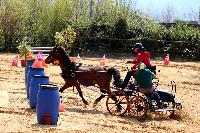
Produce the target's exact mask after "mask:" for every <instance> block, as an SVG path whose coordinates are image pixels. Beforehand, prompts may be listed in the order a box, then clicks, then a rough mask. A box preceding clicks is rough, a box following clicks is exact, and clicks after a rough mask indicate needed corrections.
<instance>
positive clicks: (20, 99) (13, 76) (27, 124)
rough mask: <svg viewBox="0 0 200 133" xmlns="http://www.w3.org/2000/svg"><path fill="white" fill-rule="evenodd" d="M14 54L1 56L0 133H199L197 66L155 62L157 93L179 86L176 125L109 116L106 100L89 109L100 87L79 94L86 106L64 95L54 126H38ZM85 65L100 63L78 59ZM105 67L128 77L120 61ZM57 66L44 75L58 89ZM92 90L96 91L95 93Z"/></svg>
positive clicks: (199, 75)
mask: <svg viewBox="0 0 200 133" xmlns="http://www.w3.org/2000/svg"><path fill="white" fill-rule="evenodd" d="M13 57H14V55H13V54H9V55H6V54H1V55H0V60H1V61H0V85H1V88H0V89H1V93H0V100H1V101H0V120H1V123H0V132H69V133H73V132H77V133H88V132H91V133H94V132H100V133H101V132H105V133H107V132H117V133H129V132H149V133H153V132H159V133H161V132H165V133H166V132H169V133H171V132H174V133H176V132H185V133H198V132H200V122H199V121H200V106H199V99H200V82H199V81H200V63H198V62H197V63H194V62H184V63H180V62H170V65H169V66H163V64H162V61H155V64H156V65H157V68H158V69H159V70H160V73H158V74H157V77H158V78H159V79H160V85H159V86H160V88H165V89H168V90H170V89H171V88H170V87H171V86H170V81H172V80H174V81H176V83H177V88H178V92H177V94H176V98H177V99H178V100H179V101H180V102H181V103H182V104H183V109H182V112H180V114H181V119H178V120H174V119H169V118H167V117H164V118H161V117H159V118H151V119H147V120H146V121H142V122H141V121H138V120H137V119H134V118H130V117H129V116H124V117H118V116H113V115H110V114H109V113H108V111H107V110H106V103H105V101H106V98H104V99H103V100H102V101H101V102H100V103H99V104H98V106H97V109H96V110H95V109H93V108H92V103H93V101H94V100H95V98H96V97H97V96H99V92H98V88H96V87H87V88H84V87H82V88H83V89H82V90H83V93H84V97H85V98H86V99H87V100H88V101H89V103H90V105H89V106H88V107H87V108H84V105H83V103H82V101H81V99H80V97H79V96H78V94H77V92H76V90H75V91H74V92H73V88H69V89H68V90H65V91H64V93H63V94H62V96H63V102H64V105H65V109H66V111H65V112H61V113H60V118H59V121H58V125H57V126H42V125H38V124H37V119H36V112H35V111H34V110H31V109H29V104H28V101H27V99H26V93H25V85H24V70H25V69H24V68H17V67H11V66H10V64H11V63H10V62H11V59H12V58H13ZM82 62H83V63H84V64H87V65H88V64H93V65H96V64H99V59H97V58H84V59H83V58H82ZM107 65H108V66H113V67H115V68H117V69H119V70H120V72H121V75H122V77H124V76H125V74H126V71H125V69H126V67H127V66H128V67H130V64H125V63H124V60H116V59H108V64H107ZM59 73H60V68H59V67H58V66H50V67H49V68H48V69H46V74H47V75H49V76H50V81H51V82H53V83H55V84H57V85H58V86H62V85H63V83H64V82H63V80H62V78H61V77H60V75H59ZM94 90H95V91H94Z"/></svg>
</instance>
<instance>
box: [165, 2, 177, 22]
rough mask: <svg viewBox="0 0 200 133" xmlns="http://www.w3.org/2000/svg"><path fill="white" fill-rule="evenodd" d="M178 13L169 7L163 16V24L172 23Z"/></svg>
mask: <svg viewBox="0 0 200 133" xmlns="http://www.w3.org/2000/svg"><path fill="white" fill-rule="evenodd" d="M176 13H177V11H176V10H175V9H174V7H173V6H171V5H170V4H168V5H167V7H166V10H165V11H164V12H163V13H162V14H161V15H162V20H163V22H166V23H170V22H173V20H174V19H175V15H176Z"/></svg>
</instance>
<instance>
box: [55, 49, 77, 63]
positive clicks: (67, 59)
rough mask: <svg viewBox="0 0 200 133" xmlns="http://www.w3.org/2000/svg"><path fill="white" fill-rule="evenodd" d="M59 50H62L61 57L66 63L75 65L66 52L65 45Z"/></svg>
mask: <svg viewBox="0 0 200 133" xmlns="http://www.w3.org/2000/svg"><path fill="white" fill-rule="evenodd" d="M59 49H60V50H59ZM58 51H59V52H61V54H62V57H61V58H63V59H64V62H65V64H66V65H67V66H73V64H74V63H73V62H72V61H71V60H70V58H69V55H68V54H67V53H66V52H65V49H64V48H63V47H58Z"/></svg>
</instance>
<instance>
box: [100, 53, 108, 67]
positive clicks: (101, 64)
mask: <svg viewBox="0 0 200 133" xmlns="http://www.w3.org/2000/svg"><path fill="white" fill-rule="evenodd" d="M106 63H107V60H106V56H105V54H104V55H103V58H101V59H100V66H105V65H106Z"/></svg>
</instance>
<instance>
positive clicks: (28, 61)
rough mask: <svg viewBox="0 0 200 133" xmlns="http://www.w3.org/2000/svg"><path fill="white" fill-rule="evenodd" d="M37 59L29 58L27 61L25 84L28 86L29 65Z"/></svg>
mask: <svg viewBox="0 0 200 133" xmlns="http://www.w3.org/2000/svg"><path fill="white" fill-rule="evenodd" d="M34 61H35V60H27V62H26V67H25V86H26V83H27V74H28V71H29V67H31V66H32V65H33V63H34Z"/></svg>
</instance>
